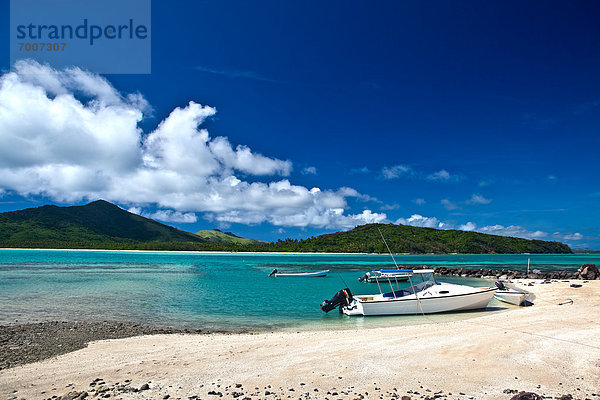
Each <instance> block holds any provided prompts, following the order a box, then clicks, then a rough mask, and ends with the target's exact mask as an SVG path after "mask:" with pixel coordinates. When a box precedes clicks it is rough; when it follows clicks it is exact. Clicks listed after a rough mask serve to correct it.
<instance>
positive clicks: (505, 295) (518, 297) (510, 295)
mask: <svg viewBox="0 0 600 400" xmlns="http://www.w3.org/2000/svg"><path fill="white" fill-rule="evenodd" d="M494 297H495V298H496V300H499V301H502V302H504V303H508V304H513V305H515V306H520V305H521V304H523V302H524V301H525V298H526V297H527V293H523V292H516V291H511V290H498V291H497V292H496V293H495V294H494Z"/></svg>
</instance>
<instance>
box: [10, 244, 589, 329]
mask: <svg viewBox="0 0 600 400" xmlns="http://www.w3.org/2000/svg"><path fill="white" fill-rule="evenodd" d="M527 258H531V267H532V268H537V269H540V270H561V269H567V270H576V269H577V268H579V266H580V265H581V264H584V263H595V264H600V256H599V255H446V256H439V255H425V256H396V261H397V262H398V264H401V265H408V266H412V265H428V266H432V267H433V266H438V265H446V266H452V267H458V266H465V267H468V268H507V269H522V270H523V269H525V268H526V267H527ZM381 267H387V268H390V267H393V262H392V260H391V257H390V256H385V255H294V254H285V255H279V254H278V255H273V254H216V253H215V254H213V253H165V252H111V251H66V250H65V251H63V250H0V323H13V322H16V321H18V322H28V321H45V320H127V321H139V322H144V323H151V324H156V325H170V326H177V327H194V328H213V329H281V328H301V327H311V328H315V327H316V328H328V327H340V326H349V327H352V326H360V325H364V324H371V325H376V324H384V325H385V324H395V323H410V321H412V320H411V318H413V319H414V318H415V317H382V318H374V319H368V318H350V317H345V316H340V315H339V314H338V313H337V312H331V313H329V314H324V313H323V312H322V311H321V310H320V309H319V303H320V302H321V301H323V299H325V298H330V297H331V296H332V295H333V294H334V293H335V292H337V291H338V290H339V289H342V288H343V287H345V283H344V282H346V283H347V284H348V285H349V287H350V288H351V289H352V290H353V291H354V292H355V293H376V292H378V288H377V285H376V284H367V283H359V282H358V281H357V278H358V277H360V276H362V275H363V274H364V273H365V272H366V271H369V270H371V269H374V268H381ZM273 268H278V269H279V270H280V271H284V270H286V271H309V270H320V269H330V270H331V273H330V274H329V275H328V276H327V277H325V278H268V277H267V275H268V273H269V272H271V270H272V269H273ZM440 279H441V280H444V281H447V282H459V283H463V284H470V285H473V286H478V285H481V286H485V285H487V284H489V283H487V282H484V281H481V280H479V279H462V278H440ZM436 318H449V317H436ZM367 320H369V321H367Z"/></svg>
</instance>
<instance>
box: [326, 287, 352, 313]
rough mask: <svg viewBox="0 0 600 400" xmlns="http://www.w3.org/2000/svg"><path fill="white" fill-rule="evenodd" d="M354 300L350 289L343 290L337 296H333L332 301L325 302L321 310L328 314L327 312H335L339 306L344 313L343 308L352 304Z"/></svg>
mask: <svg viewBox="0 0 600 400" xmlns="http://www.w3.org/2000/svg"><path fill="white" fill-rule="evenodd" d="M352 299H353V297H352V292H351V291H350V289H348V288H345V289H342V290H340V291H339V292H337V293H336V294H335V295H333V297H332V298H331V300H324V301H323V302H322V303H321V310H323V311H325V312H326V313H327V312H329V311H331V310H333V309H334V308H336V307H337V306H340V312H342V308H344V307H345V306H347V305H349V304H350V303H352Z"/></svg>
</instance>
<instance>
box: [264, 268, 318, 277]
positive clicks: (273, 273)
mask: <svg viewBox="0 0 600 400" xmlns="http://www.w3.org/2000/svg"><path fill="white" fill-rule="evenodd" d="M328 273H329V270H328V269H324V270H322V271H308V272H279V271H278V270H277V268H275V269H274V270H273V271H271V273H270V274H269V276H274V277H277V278H316V277H322V276H326V275H327V274H328Z"/></svg>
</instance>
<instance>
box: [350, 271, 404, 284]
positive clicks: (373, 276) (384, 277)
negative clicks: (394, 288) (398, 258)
mask: <svg viewBox="0 0 600 400" xmlns="http://www.w3.org/2000/svg"><path fill="white" fill-rule="evenodd" d="M411 276H412V269H375V270H373V271H370V272H367V273H366V274H364V276H362V277H360V278H358V281H359V282H369V283H377V282H382V281H383V282H387V281H388V279H390V280H392V281H394V282H395V281H399V282H404V281H407V280H408V278H410V277H411Z"/></svg>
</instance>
